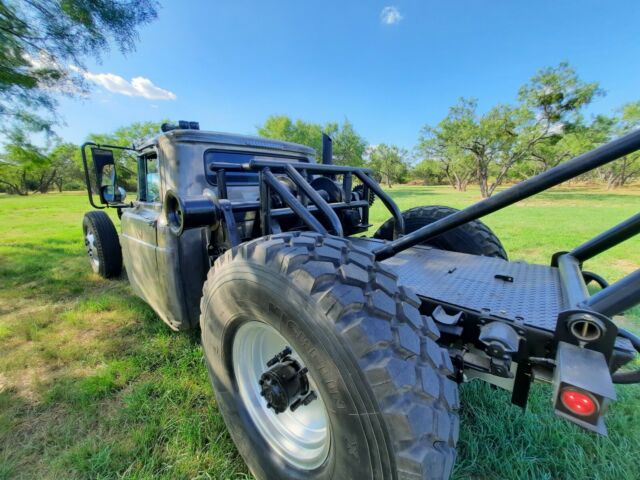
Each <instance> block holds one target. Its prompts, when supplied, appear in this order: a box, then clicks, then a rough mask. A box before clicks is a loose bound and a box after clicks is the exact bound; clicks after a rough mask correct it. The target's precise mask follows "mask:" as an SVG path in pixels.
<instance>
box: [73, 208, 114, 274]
mask: <svg viewBox="0 0 640 480" xmlns="http://www.w3.org/2000/svg"><path fill="white" fill-rule="evenodd" d="M82 233H83V235H84V244H85V247H86V249H87V254H88V255H89V263H90V264H91V268H92V269H93V271H94V272H95V273H97V274H99V275H100V276H101V277H104V278H113V277H117V276H119V275H120V272H122V250H121V249H120V241H119V240H118V232H117V231H116V227H115V226H114V225H113V222H112V221H111V219H110V218H109V215H107V214H106V213H105V212H102V211H93V212H87V213H85V214H84V219H83V220H82Z"/></svg>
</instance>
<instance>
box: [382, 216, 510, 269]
mask: <svg viewBox="0 0 640 480" xmlns="http://www.w3.org/2000/svg"><path fill="white" fill-rule="evenodd" d="M457 211H458V210H457V209H455V208H451V207H441V206H424V207H415V208H411V209H409V210H405V211H404V212H402V216H403V218H404V227H405V233H411V232H413V231H415V230H417V229H419V228H421V227H424V226H425V225H429V224H431V223H433V222H435V221H437V220H440V219H441V218H444V217H447V216H449V215H451V214H452V213H455V212H457ZM394 224H395V220H394V219H393V218H390V219H389V220H387V221H386V222H385V223H383V224H382V226H381V227H380V228H379V229H378V230H377V231H376V233H375V234H374V235H373V236H374V237H375V238H380V239H382V240H393V225H394ZM426 243H427V244H428V245H431V246H432V247H434V248H439V249H441V250H449V251H452V252H459V253H469V254H472V255H484V256H485V257H498V258H503V259H505V260H507V252H506V251H505V249H504V247H503V246H502V242H500V240H499V239H498V237H497V236H496V235H495V233H493V232H492V231H491V229H490V228H489V227H487V226H486V225H485V224H484V223H482V222H481V221H480V220H474V221H472V222H469V223H466V224H464V225H462V226H460V227H458V228H456V229H454V230H451V231H449V232H446V233H443V234H442V235H438V236H437V237H436V238H433V239H431V240H429V241H428V242H426Z"/></svg>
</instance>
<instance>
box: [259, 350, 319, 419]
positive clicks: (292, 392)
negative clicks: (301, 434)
mask: <svg viewBox="0 0 640 480" xmlns="http://www.w3.org/2000/svg"><path fill="white" fill-rule="evenodd" d="M290 355H291V348H290V347H285V349H284V350H282V352H280V353H278V354H277V355H276V356H274V357H273V358H272V359H271V360H269V361H268V362H267V367H270V368H269V370H267V371H266V372H264V373H263V374H262V375H261V376H260V381H259V382H258V383H259V385H260V395H261V396H263V397H264V399H265V400H266V402H267V408H271V409H273V411H274V412H275V413H276V415H277V414H279V413H282V412H284V411H285V410H286V409H287V408H288V407H290V408H291V411H292V412H295V411H296V410H297V409H298V408H300V407H301V406H303V405H308V404H309V403H311V402H312V401H313V400H315V399H316V398H317V395H316V393H315V392H313V391H310V389H309V380H308V378H307V372H308V369H307V368H306V367H302V366H301V365H300V363H298V362H297V361H296V360H294V359H293V358H291V357H290Z"/></svg>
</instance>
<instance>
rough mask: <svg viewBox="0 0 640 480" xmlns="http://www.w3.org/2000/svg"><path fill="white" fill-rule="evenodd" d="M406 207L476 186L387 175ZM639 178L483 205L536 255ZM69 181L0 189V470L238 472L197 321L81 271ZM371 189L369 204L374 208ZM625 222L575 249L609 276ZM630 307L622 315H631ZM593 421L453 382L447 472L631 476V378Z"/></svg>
mask: <svg viewBox="0 0 640 480" xmlns="http://www.w3.org/2000/svg"><path fill="white" fill-rule="evenodd" d="M390 192H391V194H392V196H393V197H394V198H395V200H396V201H397V202H398V203H399V204H400V207H401V208H402V209H406V208H409V207H412V206H416V205H422V204H441V205H451V206H455V207H461V206H464V205H467V204H469V203H471V202H473V201H475V200H477V199H478V194H477V192H476V191H470V192H467V193H463V194H461V193H455V192H453V191H451V190H450V189H448V188H445V187H436V188H432V187H408V186H403V187H394V188H392V189H391V190H390ZM639 194H640V190H637V189H636V190H627V191H624V192H619V193H618V192H617V193H610V192H607V191H604V190H602V191H601V190H587V189H579V188H563V189H556V190H554V191H551V192H549V193H546V194H543V195H540V196H538V197H536V198H535V199H531V200H528V201H525V202H522V203H520V204H518V205H517V206H514V207H511V208H509V209H507V210H503V211H501V212H498V213H496V214H493V215H491V216H490V217H488V218H487V219H486V223H487V224H488V225H489V226H490V227H491V228H492V229H493V230H494V231H495V232H496V233H497V234H498V235H499V236H500V237H501V239H502V240H503V243H504V244H505V247H506V249H507V251H508V252H509V254H510V257H511V258H512V259H525V260H527V261H531V262H540V263H545V264H546V263H548V261H549V258H550V255H551V254H552V253H554V252H556V251H558V250H563V249H567V248H568V247H572V246H574V245H576V244H578V243H580V242H582V241H583V240H585V239H587V238H589V237H590V236H592V235H594V234H595V233H598V232H599V231H601V230H603V229H605V228H607V227H609V226H611V225H613V224H614V223H615V222H618V221H620V220H622V219H624V218H626V217H628V216H630V215H632V214H633V213H635V212H637V211H640V195H639ZM86 210H88V205H87V202H86V198H85V197H84V196H83V195H80V194H75V193H74V194H71V193H69V194H48V195H45V196H31V197H27V198H17V197H7V196H0V479H5V478H6V479H9V478H39V479H40V478H42V479H54V478H55V479H72V478H121V477H124V478H167V479H168V478H219V479H223V478H251V477H250V475H249V474H248V472H247V470H246V467H245V466H244V463H243V462H242V459H241V458H240V457H239V456H238V454H237V453H236V450H235V448H234V446H233V444H232V442H231V440H230V438H229V436H228V434H227V432H226V429H225V426H224V423H223V421H222V418H221V417H220V415H219V413H218V411H217V409H216V404H215V400H214V398H213V394H212V392H211V389H210V387H209V383H208V379H207V375H206V371H205V367H204V365H203V361H202V352H201V349H200V346H199V340H198V336H197V334H188V333H173V332H171V331H169V329H168V328H167V327H165V326H164V324H163V323H162V322H161V321H160V320H158V319H157V317H156V315H155V314H154V313H153V311H152V310H151V309H150V308H148V307H147V306H146V305H145V304H144V303H143V302H142V301H140V300H139V299H137V298H136V297H134V295H133V294H132V292H131V290H130V288H129V287H128V285H127V283H126V281H124V280H120V281H104V280H102V279H100V278H99V277H97V276H96V275H94V274H92V273H90V268H89V265H88V262H87V260H86V259H85V256H84V249H83V244H82V239H81V230H80V224H81V220H82V215H83V212H85V211H86ZM386 217H387V214H386V213H385V211H384V208H383V207H382V206H381V205H380V202H377V203H376V205H375V208H374V211H373V213H372V220H373V221H374V222H375V223H376V224H380V223H381V222H382V221H383V220H384V219H386ZM639 247H640V238H636V239H633V240H632V241H630V242H627V243H626V244H624V245H621V246H619V247H618V248H616V249H614V250H612V251H611V252H609V253H607V254H606V255H603V256H602V257H599V258H598V259H596V260H593V261H592V262H589V263H588V264H587V265H586V268H588V269H589V270H593V271H597V272H599V273H602V274H603V275H604V276H605V277H607V278H608V279H610V280H616V279H618V278H620V277H621V276H623V275H625V274H627V273H629V272H631V271H633V270H635V269H637V268H638V267H639V265H640V248H639ZM639 317H640V310H639V309H635V310H634V311H632V312H629V314H628V315H627V318H626V319H625V323H626V324H627V325H628V326H630V327H631V328H635V327H636V326H638V325H640V320H639ZM617 391H618V402H616V403H615V404H614V405H613V406H612V408H611V411H610V413H609V414H608V421H607V423H608V427H609V432H610V434H609V436H608V437H606V438H605V437H599V436H596V435H593V434H589V433H585V432H583V431H582V430H580V429H579V428H577V427H575V426H573V425H571V424H569V423H566V422H563V421H561V420H559V419H557V418H555V417H554V415H553V414H552V413H551V412H550V404H549V397H550V389H549V388H548V387H546V386H542V385H535V386H534V388H533V389H532V396H531V400H530V405H529V408H528V410H527V411H526V412H523V411H522V410H520V409H518V408H517V407H513V406H511V405H510V403H509V395H508V394H507V393H506V392H502V391H498V390H492V389H491V388H489V387H488V386H486V385H483V384H468V385H465V386H463V387H462V403H463V408H462V412H461V415H462V428H461V439H460V444H459V455H458V462H457V466H456V470H455V478H458V479H463V478H472V479H489V478H491V479H493V478H495V479H519V478H523V479H525V478H526V479H583V478H593V479H595V478H597V479H622V478H624V479H636V478H640V467H639V466H638V452H640V387H636V386H632V387H619V388H618V389H617Z"/></svg>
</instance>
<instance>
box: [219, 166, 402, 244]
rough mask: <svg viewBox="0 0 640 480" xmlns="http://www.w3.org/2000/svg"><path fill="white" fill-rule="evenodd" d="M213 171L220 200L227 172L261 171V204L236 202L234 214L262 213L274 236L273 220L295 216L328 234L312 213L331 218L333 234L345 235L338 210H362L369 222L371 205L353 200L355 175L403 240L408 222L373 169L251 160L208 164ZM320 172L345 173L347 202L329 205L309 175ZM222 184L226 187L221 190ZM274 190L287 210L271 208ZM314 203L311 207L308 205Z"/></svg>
mask: <svg viewBox="0 0 640 480" xmlns="http://www.w3.org/2000/svg"><path fill="white" fill-rule="evenodd" d="M207 168H208V169H209V171H210V172H212V173H215V174H216V177H217V185H218V192H219V196H220V198H226V179H225V177H226V172H227V171H244V172H258V174H259V175H260V200H259V201H258V202H238V203H235V202H234V203H233V210H234V211H238V212H240V211H252V210H261V212H262V215H261V222H262V223H261V227H262V231H263V232H264V234H265V235H267V234H269V233H271V219H272V218H275V217H280V216H286V215H291V214H292V213H294V214H295V215H297V216H298V217H300V218H301V219H302V221H303V222H305V223H306V224H307V225H308V226H309V227H310V228H312V229H313V230H315V231H317V232H319V233H324V234H326V233H327V229H326V228H325V227H324V226H323V225H322V224H321V223H320V222H319V221H318V219H317V218H316V217H315V216H314V215H312V212H320V213H322V215H323V216H324V217H325V218H326V219H327V221H328V223H329V225H330V226H331V233H333V234H334V235H338V236H343V235H344V231H343V228H342V223H341V222H340V219H339V218H338V215H337V214H336V211H337V210H341V209H344V208H362V210H363V218H362V222H363V223H367V222H368V217H369V202H368V201H366V200H358V201H352V200H351V195H350V192H351V182H352V179H353V176H355V177H356V178H358V179H359V180H360V181H361V182H362V184H363V185H364V193H363V198H364V199H367V198H369V191H370V190H371V191H373V193H374V194H375V195H376V196H377V197H379V198H380V200H381V201H382V203H383V204H384V205H385V206H386V207H387V209H388V210H389V211H390V212H391V215H392V216H393V218H394V220H395V222H394V223H395V226H394V234H395V236H396V237H399V236H400V234H401V233H402V232H403V231H404V219H403V218H402V214H401V212H400V209H399V208H398V206H397V205H396V204H395V202H394V201H393V200H392V199H391V197H390V196H389V195H388V194H387V193H385V191H384V190H382V188H381V187H380V185H378V184H377V183H376V182H375V181H374V180H373V179H372V178H371V177H370V176H369V174H370V173H371V170H370V169H368V168H361V167H348V166H344V165H327V164H318V163H305V162H285V161H279V160H256V159H254V160H251V161H250V162H248V163H242V164H237V163H229V162H211V163H209V164H208V165H207ZM274 172H277V173H280V174H284V175H286V176H287V177H288V178H289V179H291V181H292V182H293V183H294V184H295V185H296V187H297V188H298V189H299V192H300V195H299V196H300V199H298V198H296V196H295V195H293V194H291V192H289V191H288V190H287V189H286V188H285V187H284V186H283V185H282V184H281V183H280V182H279V181H278V179H277V178H276V177H275V175H274ZM311 173H320V174H325V175H329V176H331V175H335V174H338V175H339V174H343V176H344V178H343V182H342V184H343V190H344V191H345V197H346V198H345V199H344V201H343V202H335V203H328V202H327V201H326V200H324V199H323V198H322V197H321V196H320V194H319V193H318V191H317V190H315V189H314V188H313V187H312V186H311V185H310V183H309V181H308V179H309V178H310V177H309V174H311ZM220 185H222V186H223V188H222V189H221V188H220ZM271 190H274V191H275V192H276V193H277V194H278V195H279V196H280V197H281V198H282V201H283V202H284V203H285V204H286V205H287V208H273V209H272V208H271V202H270V199H271V195H270V191H271ZM309 201H311V205H308V202H309Z"/></svg>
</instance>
